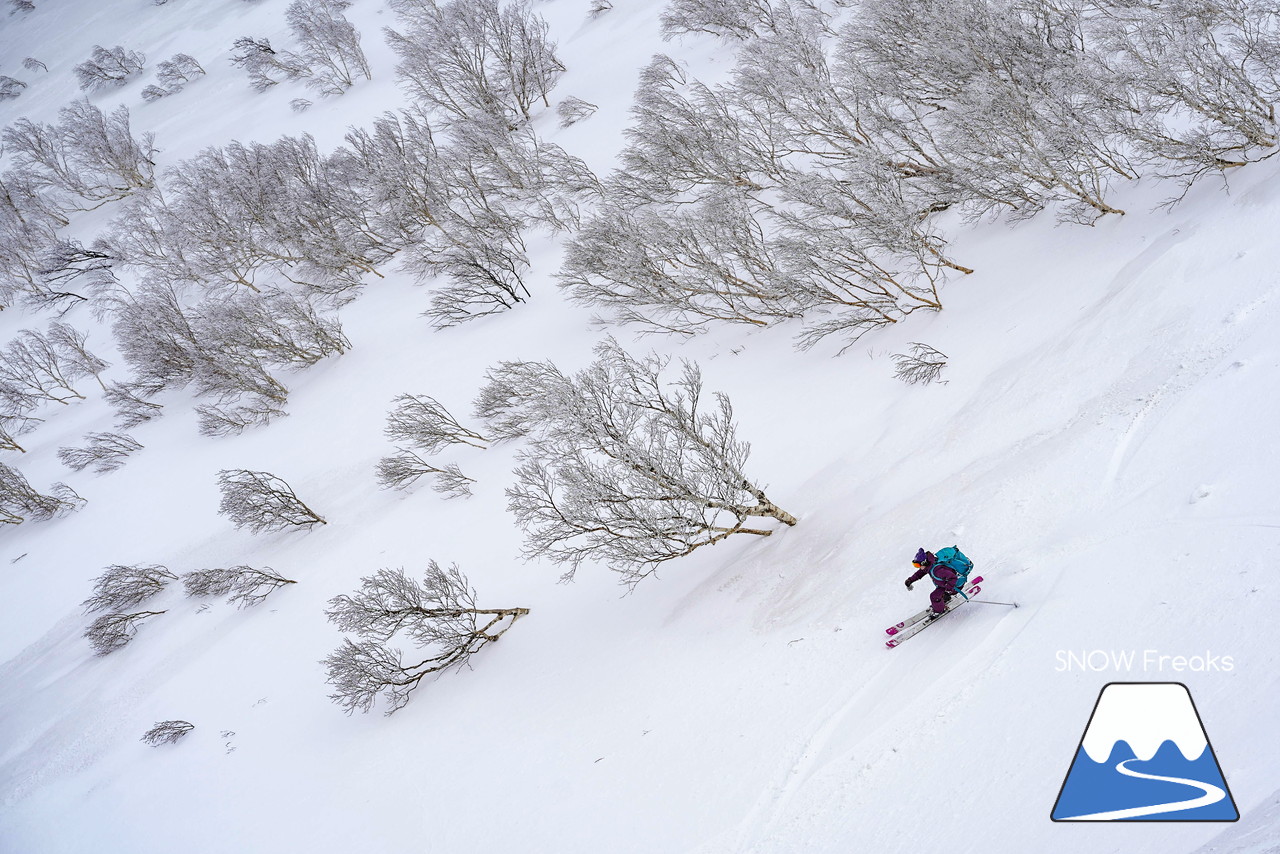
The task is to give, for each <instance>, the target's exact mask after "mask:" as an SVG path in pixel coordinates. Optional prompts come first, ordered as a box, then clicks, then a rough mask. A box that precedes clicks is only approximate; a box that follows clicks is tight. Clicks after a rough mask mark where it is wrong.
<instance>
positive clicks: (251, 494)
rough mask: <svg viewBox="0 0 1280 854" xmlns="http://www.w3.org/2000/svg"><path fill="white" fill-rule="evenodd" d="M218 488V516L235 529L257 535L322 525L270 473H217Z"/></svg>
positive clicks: (278, 479) (317, 516) (312, 513)
mask: <svg viewBox="0 0 1280 854" xmlns="http://www.w3.org/2000/svg"><path fill="white" fill-rule="evenodd" d="M218 487H219V488H220V489H221V490H222V502H221V503H220V504H219V505H218V513H220V514H222V515H224V516H228V517H230V519H231V521H232V522H233V523H235V526H236V527H237V528H248V529H249V530H250V531H253V532H254V533H255V534H257V533H261V532H262V531H278V530H281V529H285V528H290V527H297V528H310V527H311V526H313V525H323V524H325V521H324V519H322V518H321V517H320V516H319V515H318V514H317V513H316V512H315V511H314V510H312V509H311V508H310V507H308V506H307V505H305V504H303V503H302V500H301V499H300V498H298V496H297V495H295V494H294V492H293V489H292V488H291V487H290V486H289V484H287V483H285V482H284V481H283V480H281V479H280V478H278V477H276V476H275V475H273V474H271V473H270V472H265V471H250V470H248V469H223V470H222V471H220V472H218Z"/></svg>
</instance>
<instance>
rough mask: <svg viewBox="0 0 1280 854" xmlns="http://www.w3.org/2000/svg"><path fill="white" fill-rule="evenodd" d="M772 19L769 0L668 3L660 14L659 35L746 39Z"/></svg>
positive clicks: (714, 0) (677, 0)
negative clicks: (694, 35)
mask: <svg viewBox="0 0 1280 854" xmlns="http://www.w3.org/2000/svg"><path fill="white" fill-rule="evenodd" d="M772 20H773V8H772V6H770V4H769V0H671V2H670V3H668V4H667V8H666V11H664V12H663V13H662V35H663V38H667V39H670V38H672V37H673V36H676V35H679V34H681V33H711V34H713V35H717V36H725V37H731V38H736V39H749V38H751V37H752V36H754V35H756V32H757V30H758V29H760V28H761V27H769V26H770V25H771V23H772Z"/></svg>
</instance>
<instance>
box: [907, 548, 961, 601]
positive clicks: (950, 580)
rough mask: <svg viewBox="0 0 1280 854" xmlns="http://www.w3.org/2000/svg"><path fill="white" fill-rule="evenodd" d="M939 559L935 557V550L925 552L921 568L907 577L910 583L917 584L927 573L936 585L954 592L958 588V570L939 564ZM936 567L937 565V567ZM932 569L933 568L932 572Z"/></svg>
mask: <svg viewBox="0 0 1280 854" xmlns="http://www.w3.org/2000/svg"><path fill="white" fill-rule="evenodd" d="M937 563H938V559H937V558H936V557H934V555H933V552H925V553H924V561H923V562H922V565H921V567H920V568H919V569H917V570H916V571H915V572H914V573H913V574H912V576H911V577H910V578H908V579H907V583H908V584H915V583H916V582H917V581H919V580H920V579H922V578H924V577H925V576H926V575H930V576H931V578H932V580H933V583H934V586H936V587H938V588H939V589H941V590H945V591H947V592H948V593H951V592H954V591H955V589H956V579H957V578H958V577H959V576H957V575H956V571H955V570H954V569H952V568H951V567H949V566H937ZM935 567H937V568H936V569H935ZM930 570H933V572H932V574H931V573H930Z"/></svg>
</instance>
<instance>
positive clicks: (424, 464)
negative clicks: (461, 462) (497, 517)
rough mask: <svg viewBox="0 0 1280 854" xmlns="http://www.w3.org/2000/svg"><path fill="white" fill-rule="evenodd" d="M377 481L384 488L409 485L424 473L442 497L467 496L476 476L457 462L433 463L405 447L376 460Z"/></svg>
mask: <svg viewBox="0 0 1280 854" xmlns="http://www.w3.org/2000/svg"><path fill="white" fill-rule="evenodd" d="M374 471H375V474H376V476H377V479H378V483H379V484H380V485H381V486H382V487H383V488H386V489H408V488H409V487H411V486H413V484H414V483H416V482H417V480H418V478H420V477H423V476H424V475H431V476H432V477H431V488H432V489H434V490H435V491H436V492H439V493H440V494H441V495H443V496H444V497H445V498H469V497H470V496H471V484H473V483H475V482H476V481H475V478H470V477H467V476H466V475H465V474H463V473H462V469H460V468H458V464H457V463H445V464H436V463H432V462H429V461H427V460H425V459H423V458H422V456H421V455H420V454H418V453H416V452H414V451H411V450H409V449H408V448H396V452H395V453H394V454H391V455H389V456H386V457H383V458H382V459H380V460H378V464H377V466H375V468H374Z"/></svg>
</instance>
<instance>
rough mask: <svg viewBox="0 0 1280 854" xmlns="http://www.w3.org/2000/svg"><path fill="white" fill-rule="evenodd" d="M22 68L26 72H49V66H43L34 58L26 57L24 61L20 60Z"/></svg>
mask: <svg viewBox="0 0 1280 854" xmlns="http://www.w3.org/2000/svg"><path fill="white" fill-rule="evenodd" d="M22 67H23V68H25V69H27V70H28V71H36V70H40V71H44V72H48V70H49V66H47V65H45V64H44V63H43V62H41V61H40V60H38V59H36V58H35V57H34V56H28V57H27V58H26V59H24V60H22Z"/></svg>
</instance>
